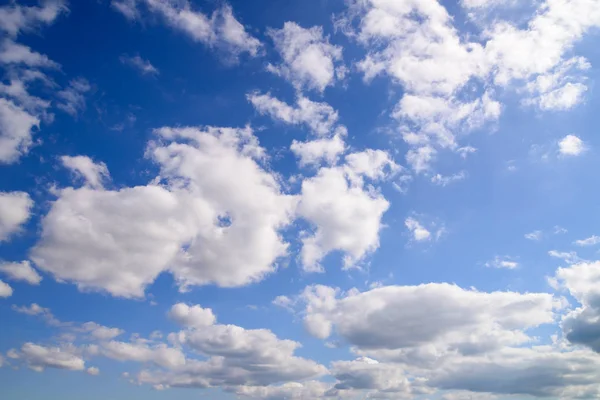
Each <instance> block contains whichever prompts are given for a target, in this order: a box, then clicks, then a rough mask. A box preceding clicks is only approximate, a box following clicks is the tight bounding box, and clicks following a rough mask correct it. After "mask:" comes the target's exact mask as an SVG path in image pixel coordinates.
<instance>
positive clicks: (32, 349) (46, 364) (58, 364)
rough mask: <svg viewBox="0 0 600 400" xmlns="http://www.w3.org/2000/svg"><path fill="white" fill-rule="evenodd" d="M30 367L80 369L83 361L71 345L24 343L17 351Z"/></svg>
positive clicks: (83, 365)
mask: <svg viewBox="0 0 600 400" xmlns="http://www.w3.org/2000/svg"><path fill="white" fill-rule="evenodd" d="M18 357H19V358H20V359H22V360H23V361H24V362H25V363H26V364H27V365H28V366H29V367H30V368H31V369H33V370H36V371H43V370H44V369H45V368H58V369H68V370H72V371H82V370H83V369H85V361H84V360H83V358H81V356H80V354H78V349H76V348H74V347H73V346H68V345H67V346H63V347H46V346H42V345H38V344H34V343H29V342H28V343H25V344H24V345H23V346H22V347H21V351H20V352H19V353H18Z"/></svg>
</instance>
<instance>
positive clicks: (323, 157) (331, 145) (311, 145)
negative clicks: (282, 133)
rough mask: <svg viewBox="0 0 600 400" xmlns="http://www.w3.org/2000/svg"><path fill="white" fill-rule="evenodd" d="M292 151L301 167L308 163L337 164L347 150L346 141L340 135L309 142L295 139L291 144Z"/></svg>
mask: <svg viewBox="0 0 600 400" xmlns="http://www.w3.org/2000/svg"><path fill="white" fill-rule="evenodd" d="M290 150H291V151H292V153H294V154H295V155H296V157H298V159H299V164H300V166H301V167H304V166H308V165H317V166H318V165H321V164H322V163H325V164H328V165H335V164H336V163H337V161H338V160H339V158H340V156H341V155H342V154H343V153H344V152H345V151H346V143H344V139H343V138H342V137H341V136H340V135H335V136H333V137H332V138H327V139H316V140H310V141H308V142H299V141H297V140H294V141H293V142H292V144H291V146H290Z"/></svg>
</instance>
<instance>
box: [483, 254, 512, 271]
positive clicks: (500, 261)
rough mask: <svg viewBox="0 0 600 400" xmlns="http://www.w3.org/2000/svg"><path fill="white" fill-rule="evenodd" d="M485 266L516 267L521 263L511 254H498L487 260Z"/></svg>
mask: <svg viewBox="0 0 600 400" xmlns="http://www.w3.org/2000/svg"><path fill="white" fill-rule="evenodd" d="M485 266H486V267H487V268H498V269H515V268H518V267H519V263H518V262H516V261H515V260H514V259H513V258H512V257H509V256H504V257H500V256H496V257H494V259H493V260H491V261H488V262H486V263H485Z"/></svg>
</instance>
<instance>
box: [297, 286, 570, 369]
mask: <svg viewBox="0 0 600 400" xmlns="http://www.w3.org/2000/svg"><path fill="white" fill-rule="evenodd" d="M336 293H337V291H335V290H333V289H331V288H327V287H320V286H319V285H316V286H310V287H308V288H306V289H305V291H304V293H303V295H302V297H301V298H302V299H303V300H304V301H305V302H306V304H307V308H306V317H305V318H312V319H311V320H312V321H314V320H315V319H314V317H318V318H319V319H320V322H321V324H322V325H323V326H324V327H325V328H327V329H325V328H323V329H322V330H323V331H324V332H325V333H327V331H331V330H332V328H333V329H335V332H336V333H337V334H338V335H339V336H340V337H341V338H343V339H344V340H346V341H347V342H348V343H349V344H350V345H351V346H353V349H354V351H355V352H358V353H359V354H362V355H366V356H368V357H373V358H376V359H378V360H380V361H381V360H384V361H386V362H389V361H395V362H402V363H406V364H408V365H412V366H425V365H429V366H433V365H436V364H437V363H439V362H443V361H444V360H445V359H447V358H448V357H451V356H456V355H463V356H473V355H477V354H485V353H487V352H490V351H495V350H498V349H501V348H503V347H506V346H518V345H521V344H524V343H527V342H531V341H532V340H533V338H532V337H530V336H528V335H527V333H526V330H527V329H529V328H532V327H537V326H539V325H541V324H549V323H552V322H553V321H554V312H553V310H554V309H555V308H557V307H558V306H559V304H558V302H557V301H555V300H554V299H553V297H552V295H549V294H542V293H527V294H520V293H513V292H492V293H486V292H479V291H476V290H474V289H471V290H465V289H462V288H460V287H458V286H455V285H449V284H434V283H430V284H424V285H419V286H386V287H381V288H376V289H372V290H369V291H366V292H363V293H358V292H356V291H354V292H349V293H347V294H346V295H345V296H343V297H341V298H338V296H336ZM313 328H316V327H314V326H313ZM309 332H311V331H309ZM312 332H320V330H319V329H313V330H312ZM326 336H327V335H320V336H319V337H320V338H325V337H326Z"/></svg>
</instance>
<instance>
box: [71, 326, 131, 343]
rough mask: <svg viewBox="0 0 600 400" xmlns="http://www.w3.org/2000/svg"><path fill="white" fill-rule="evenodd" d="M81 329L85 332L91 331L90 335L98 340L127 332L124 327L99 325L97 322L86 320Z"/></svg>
mask: <svg viewBox="0 0 600 400" xmlns="http://www.w3.org/2000/svg"><path fill="white" fill-rule="evenodd" d="M80 329H81V330H82V331H84V332H87V333H89V334H90V336H91V337H92V338H93V339H96V340H110V339H114V338H116V337H117V336H119V335H122V334H123V333H124V332H125V331H123V330H122V329H119V328H109V327H106V326H102V325H99V324H97V323H95V322H86V323H84V324H83V325H81V328H80Z"/></svg>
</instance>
